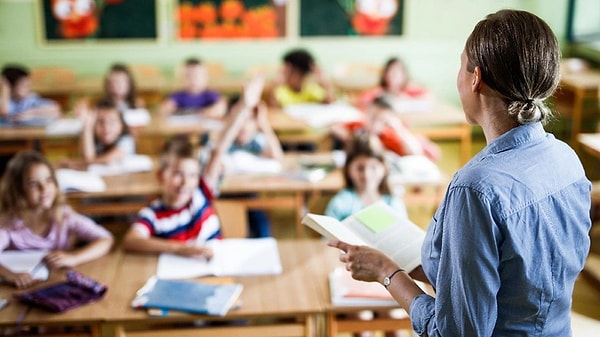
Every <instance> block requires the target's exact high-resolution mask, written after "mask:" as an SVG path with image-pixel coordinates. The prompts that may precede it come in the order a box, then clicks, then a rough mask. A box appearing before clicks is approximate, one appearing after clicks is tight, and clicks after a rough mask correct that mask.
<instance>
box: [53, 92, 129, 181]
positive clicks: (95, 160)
mask: <svg viewBox="0 0 600 337" xmlns="http://www.w3.org/2000/svg"><path fill="white" fill-rule="evenodd" d="M76 113H77V114H78V115H79V118H81V119H82V120H83V131H82V132H81V137H80V142H79V144H80V146H81V153H82V156H83V160H82V161H78V160H64V161H63V162H62V163H61V166H63V167H70V168H74V169H86V168H87V166H88V165H90V164H106V165H109V164H113V163H117V162H119V161H120V160H122V159H123V158H125V157H126V156H129V155H133V154H135V140H134V139H133V137H132V136H131V134H130V132H129V128H128V127H127V124H126V123H125V120H124V118H123V114H122V113H121V112H120V111H119V109H117V107H116V106H115V105H114V103H113V102H111V101H107V100H105V101H99V102H98V103H96V106H95V107H94V109H93V110H89V109H87V108H85V107H82V106H79V108H78V111H77V112H76Z"/></svg>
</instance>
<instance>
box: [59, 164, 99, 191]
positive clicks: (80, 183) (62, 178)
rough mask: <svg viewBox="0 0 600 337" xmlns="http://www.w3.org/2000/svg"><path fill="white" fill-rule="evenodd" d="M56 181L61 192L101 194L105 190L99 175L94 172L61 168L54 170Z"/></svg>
mask: <svg viewBox="0 0 600 337" xmlns="http://www.w3.org/2000/svg"><path fill="white" fill-rule="evenodd" d="M56 180H58V186H59V187H60V190H61V191H63V192H70V191H83V192H102V191H104V190H106V183H105V182H104V180H103V179H102V177H100V175H99V174H96V173H94V172H89V171H78V170H72V169H64V168H61V169H57V170H56Z"/></svg>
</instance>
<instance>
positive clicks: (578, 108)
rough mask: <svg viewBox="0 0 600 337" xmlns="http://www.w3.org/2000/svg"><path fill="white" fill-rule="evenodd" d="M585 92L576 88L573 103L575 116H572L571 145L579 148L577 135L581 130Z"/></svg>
mask: <svg viewBox="0 0 600 337" xmlns="http://www.w3.org/2000/svg"><path fill="white" fill-rule="evenodd" d="M584 95H585V92H584V91H582V90H575V97H574V98H573V99H574V100H575V102H574V103H573V116H572V118H571V147H572V148H573V149H577V148H576V147H577V135H578V134H579V132H581V119H582V118H583V101H584Z"/></svg>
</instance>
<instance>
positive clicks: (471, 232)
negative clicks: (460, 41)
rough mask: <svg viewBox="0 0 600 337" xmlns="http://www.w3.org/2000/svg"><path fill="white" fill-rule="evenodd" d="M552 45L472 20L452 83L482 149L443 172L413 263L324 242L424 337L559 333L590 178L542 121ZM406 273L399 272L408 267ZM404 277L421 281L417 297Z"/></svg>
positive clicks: (513, 17)
mask: <svg viewBox="0 0 600 337" xmlns="http://www.w3.org/2000/svg"><path fill="white" fill-rule="evenodd" d="M559 63H560V51H559V47H558V43H557V41H556V37H555V36H554V34H553V33H552V31H551V29H550V27H549V26H548V25H547V24H546V23H545V22H544V21H542V20H541V19H540V18H538V17H537V16H535V15H533V14H530V13H527V12H524V11H517V10H502V11H499V12H497V13H494V14H490V15H488V16H487V18H485V19H484V20H482V21H480V22H479V23H478V24H477V25H476V27H475V29H474V30H473V32H472V33H471V35H470V36H469V38H468V39H467V42H466V45H465V49H464V51H463V53H462V55H461V67H460V70H459V72H458V77H457V87H458V91H459V95H460V99H461V103H462V106H463V109H464V112H465V115H466V117H467V120H468V121H469V122H470V123H472V124H475V125H480V126H481V127H482V129H483V132H484V135H485V138H486V142H487V146H486V147H485V148H484V149H483V150H482V151H481V152H480V153H479V154H477V155H476V156H475V157H474V158H473V159H471V161H469V162H468V163H467V164H466V165H465V167H463V168H462V169H461V170H459V171H458V172H457V173H456V175H455V176H454V177H453V179H452V181H451V183H450V185H449V187H448V190H447V193H446V196H445V198H444V200H443V201H442V203H441V205H440V207H439V209H438V210H437V211H436V213H435V215H434V217H433V219H432V221H431V223H430V225H429V229H428V232H427V236H426V239H425V243H424V245H423V247H422V269H421V268H417V269H416V270H413V271H404V270H402V266H398V265H397V264H396V263H394V262H393V261H391V260H390V259H388V258H387V257H385V256H384V255H383V254H381V253H379V252H377V251H375V250H373V249H370V248H367V247H357V246H350V245H348V244H346V243H343V242H338V241H334V242H331V243H330V245H332V246H334V247H338V248H340V249H342V250H343V251H344V252H345V253H344V254H342V255H341V256H340V260H341V261H342V262H344V263H346V268H347V269H348V270H350V271H351V272H352V274H353V277H354V278H356V279H360V280H364V281H378V282H381V283H382V284H384V285H385V286H386V288H387V289H388V290H389V291H390V293H391V294H392V295H393V296H394V298H396V299H397V300H398V302H399V303H400V304H401V305H402V306H403V307H404V308H405V309H406V310H407V311H409V313H410V318H411V320H412V324H413V329H414V330H415V331H416V332H417V333H418V334H419V335H424V336H480V337H482V336H545V337H552V336H556V337H559V336H560V337H563V336H570V335H571V328H570V311H571V297H572V292H573V286H574V283H575V278H576V277H577V274H578V273H579V272H580V271H581V269H582V268H583V265H584V261H585V259H586V256H587V253H588V250H589V244H590V243H589V237H588V231H589V228H590V226H591V221H590V217H589V210H590V186H591V185H590V182H589V181H588V180H587V179H586V177H585V173H584V170H583V168H582V166H581V163H580V161H579V159H578V157H577V155H576V154H575V153H574V152H573V151H572V149H571V148H569V146H567V145H566V144H564V143H563V142H561V141H558V140H556V139H555V138H554V137H553V136H552V135H550V134H547V133H546V132H545V131H544V129H543V126H542V123H543V122H545V121H546V120H547V119H548V118H549V116H550V112H549V110H548V109H547V108H546V106H545V105H544V100H545V99H546V98H548V97H550V96H551V95H552V94H553V92H554V90H555V89H556V87H557V85H558V82H559V79H560V68H559ZM408 272H410V274H409V273H408ZM411 277H414V278H418V279H425V280H427V281H429V282H430V283H431V284H432V286H433V288H434V289H435V291H436V296H435V298H434V297H431V296H429V295H426V294H424V293H423V292H422V291H421V290H420V288H418V287H417V286H416V284H415V283H414V281H413V280H412V278H411Z"/></svg>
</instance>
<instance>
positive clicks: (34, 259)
mask: <svg viewBox="0 0 600 337" xmlns="http://www.w3.org/2000/svg"><path fill="white" fill-rule="evenodd" d="M46 254H48V252H47V251H43V250H5V251H3V252H1V253H0V264H1V265H3V266H4V267H5V268H7V269H9V270H10V271H12V272H13V273H29V274H31V276H33V278H34V279H36V280H41V281H45V280H47V279H48V275H49V274H50V271H49V270H48V267H46V264H45V263H44V261H43V259H44V256H46Z"/></svg>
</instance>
